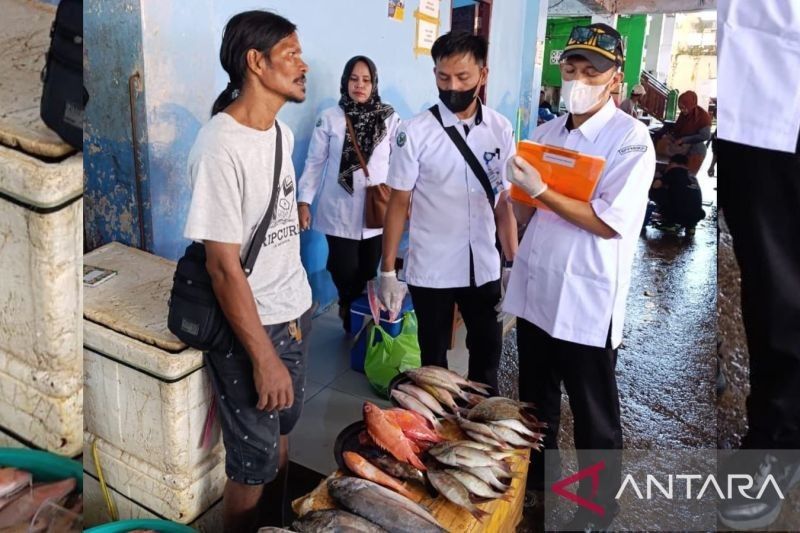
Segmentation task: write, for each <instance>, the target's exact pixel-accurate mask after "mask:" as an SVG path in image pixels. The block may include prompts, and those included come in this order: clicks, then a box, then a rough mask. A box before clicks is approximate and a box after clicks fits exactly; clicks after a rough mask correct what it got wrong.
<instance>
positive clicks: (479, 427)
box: [458, 418, 502, 443]
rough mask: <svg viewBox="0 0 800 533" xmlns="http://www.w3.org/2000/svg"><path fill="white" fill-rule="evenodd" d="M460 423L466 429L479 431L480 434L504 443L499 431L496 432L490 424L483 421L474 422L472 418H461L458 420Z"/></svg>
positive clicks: (474, 431)
mask: <svg viewBox="0 0 800 533" xmlns="http://www.w3.org/2000/svg"><path fill="white" fill-rule="evenodd" d="M458 425H459V427H461V429H463V430H464V431H471V432H473V433H478V434H480V435H483V436H485V437H489V438H490V439H494V440H495V441H498V442H500V443H502V439H501V438H500V436H499V435H498V434H497V433H495V431H494V429H493V428H491V427H490V426H489V425H488V424H483V423H481V422H473V421H472V420H468V419H466V418H461V419H459V420H458ZM482 442H485V441H482Z"/></svg>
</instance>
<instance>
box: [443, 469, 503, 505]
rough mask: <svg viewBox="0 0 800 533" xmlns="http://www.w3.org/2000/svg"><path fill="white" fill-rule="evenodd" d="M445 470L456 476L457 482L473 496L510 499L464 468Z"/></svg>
mask: <svg viewBox="0 0 800 533" xmlns="http://www.w3.org/2000/svg"><path fill="white" fill-rule="evenodd" d="M445 472H447V473H448V474H450V475H451V476H453V477H454V478H456V479H457V480H458V481H459V482H461V484H462V485H464V486H465V487H466V488H467V490H468V491H470V492H471V493H472V494H474V495H475V496H480V497H481V498H491V499H502V500H506V501H511V497H510V496H507V495H505V494H504V493H502V492H497V491H495V490H494V489H492V487H491V486H490V485H489V484H488V483H486V482H485V481H483V480H482V479H481V478H479V477H478V476H476V475H475V474H471V473H470V472H468V471H466V470H458V469H455V468H449V469H447V470H445Z"/></svg>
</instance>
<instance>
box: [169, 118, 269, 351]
mask: <svg viewBox="0 0 800 533" xmlns="http://www.w3.org/2000/svg"><path fill="white" fill-rule="evenodd" d="M282 163H283V143H282V140H281V128H280V126H279V125H278V121H277V120H276V121H275V172H274V174H275V177H274V179H273V183H272V196H271V197H270V199H269V206H268V207H267V212H266V214H264V218H263V219H262V220H261V223H260V224H259V226H258V228H257V229H256V232H255V234H254V235H253V238H252V239H251V240H250V244H249V246H248V248H247V254H246V255H245V258H244V261H243V262H242V269H243V270H244V273H245V276H249V275H250V273H251V272H252V271H253V265H255V263H256V259H257V258H258V252H259V251H260V250H261V248H262V246H261V243H263V242H264V237H265V236H266V234H267V229H268V228H269V225H270V222H271V221H272V214H273V212H274V211H275V203H276V202H277V199H278V186H279V182H280V175H281V165H282ZM167 327H168V328H169V330H170V331H171V332H172V333H173V334H174V335H175V336H176V337H178V339H180V340H181V341H182V342H184V343H186V344H187V345H189V346H191V347H192V348H196V349H198V350H202V351H204V352H208V351H222V350H227V349H229V348H230V347H231V346H232V344H233V339H234V334H233V329H231V326H230V324H228V320H227V319H226V318H225V314H224V313H223V312H222V308H221V307H220V305H219V302H218V301H217V296H216V295H215V294H214V289H213V287H212V286H211V277H210V276H209V275H208V270H206V248H205V246H204V245H203V243H199V242H193V243H192V244H190V245H189V246H187V247H186V251H185V252H184V254H183V257H181V258H180V259H179V260H178V266H177V268H176V269H175V276H174V277H173V283H172V291H171V293H170V299H169V315H168V317H167Z"/></svg>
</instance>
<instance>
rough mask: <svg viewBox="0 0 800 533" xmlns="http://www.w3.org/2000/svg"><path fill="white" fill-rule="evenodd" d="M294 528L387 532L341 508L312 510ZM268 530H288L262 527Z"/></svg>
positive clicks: (310, 532) (313, 532) (317, 532)
mask: <svg viewBox="0 0 800 533" xmlns="http://www.w3.org/2000/svg"><path fill="white" fill-rule="evenodd" d="M292 529H294V530H295V531H299V532H300V533H338V532H340V531H341V532H346V533H386V530H385V529H383V528H382V527H380V526H379V525H377V524H373V523H372V522H370V521H369V520H366V519H364V518H361V517H360V516H358V515H354V514H353V513H348V512H347V511H342V510H340V509H326V510H324V511H311V512H309V513H306V514H304V515H303V516H301V517H300V518H298V519H297V520H295V521H294V522H293V523H292ZM266 531H286V530H285V529H277V528H261V529H259V530H258V533H263V532H266Z"/></svg>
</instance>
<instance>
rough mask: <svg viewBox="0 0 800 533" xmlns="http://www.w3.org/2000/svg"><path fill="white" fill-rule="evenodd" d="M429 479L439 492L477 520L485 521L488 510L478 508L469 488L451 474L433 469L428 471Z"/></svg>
mask: <svg viewBox="0 0 800 533" xmlns="http://www.w3.org/2000/svg"><path fill="white" fill-rule="evenodd" d="M428 480H429V481H430V482H431V485H433V488H435V489H436V490H437V491H438V492H439V494H441V495H442V496H444V497H445V498H447V499H448V500H450V501H451V502H453V503H454V504H456V505H458V506H460V507H463V508H464V509H466V510H467V511H469V513H470V514H471V515H472V516H474V517H475V518H476V519H477V520H480V521H483V519H484V517H486V516H488V515H489V513H487V512H486V511H483V510H481V509H478V508H477V507H475V505H473V504H472V501H471V500H470V499H469V491H468V490H467V488H466V487H465V486H464V485H462V484H461V482H460V481H458V480H457V479H456V478H454V477H453V476H451V475H450V474H448V473H446V472H442V471H441V470H431V471H429V472H428Z"/></svg>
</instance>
